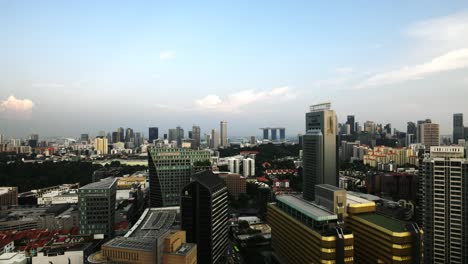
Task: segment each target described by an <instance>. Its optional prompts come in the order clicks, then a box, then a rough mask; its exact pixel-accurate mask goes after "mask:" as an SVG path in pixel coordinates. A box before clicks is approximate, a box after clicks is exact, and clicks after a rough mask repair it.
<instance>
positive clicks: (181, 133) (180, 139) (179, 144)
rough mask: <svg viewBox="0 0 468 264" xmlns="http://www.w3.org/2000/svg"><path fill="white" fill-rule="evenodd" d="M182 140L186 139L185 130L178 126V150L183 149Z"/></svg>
mask: <svg viewBox="0 0 468 264" xmlns="http://www.w3.org/2000/svg"><path fill="white" fill-rule="evenodd" d="M182 139H184V129H183V128H182V127H180V126H177V127H176V141H177V147H178V148H181V147H182Z"/></svg>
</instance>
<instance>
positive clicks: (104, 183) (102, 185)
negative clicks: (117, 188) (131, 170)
mask: <svg viewBox="0 0 468 264" xmlns="http://www.w3.org/2000/svg"><path fill="white" fill-rule="evenodd" d="M117 179H118V178H114V177H109V178H105V179H102V180H100V181H98V182H93V183H90V184H87V185H85V186H83V187H81V188H80V189H81V190H94V189H99V190H101V189H110V188H111V187H112V185H113V184H114V183H115V182H116V181H117Z"/></svg>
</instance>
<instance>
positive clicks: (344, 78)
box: [0, 1, 468, 136]
mask: <svg viewBox="0 0 468 264" xmlns="http://www.w3.org/2000/svg"><path fill="white" fill-rule="evenodd" d="M420 5H421V4H420V3H418V2H413V3H406V2H398V3H393V2H392V3H368V4H366V8H361V7H360V6H359V5H356V4H355V3H340V5H336V4H333V3H327V4H325V3H301V2H295V3H292V4H291V3H288V4H274V3H268V5H266V4H261V3H255V4H251V3H249V4H247V3H246V2H236V4H226V3H210V4H199V5H194V4H193V3H187V4H184V5H175V4H172V3H150V2H140V4H138V5H134V4H130V3H120V4H116V3H114V2H113V3H112V5H110V2H100V3H92V2H80V3H76V4H74V5H68V4H65V3H60V2H53V1H50V2H41V3H36V2H33V1H25V2H3V3H2V4H1V6H2V8H1V9H0V10H1V11H0V22H2V24H3V25H9V26H8V27H4V28H0V33H2V34H3V36H5V40H6V41H4V42H2V43H0V47H1V49H0V56H2V58H4V59H2V60H1V61H0V69H1V71H0V87H2V89H0V122H1V123H0V124H1V129H0V130H1V133H3V134H6V135H9V136H13V135H18V136H26V135H27V134H30V133H39V134H41V135H44V136H59V135H75V134H78V133H84V132H85V131H83V129H82V128H83V127H85V128H86V129H85V130H88V131H89V132H91V131H96V132H97V131H100V130H106V131H111V130H113V129H115V128H116V127H121V126H125V127H132V128H134V129H135V131H147V128H148V127H150V126H153V125H154V126H158V127H161V128H163V127H164V128H168V127H173V126H175V125H176V122H174V120H177V124H180V125H181V126H182V127H185V128H189V127H191V126H192V125H193V123H196V124H197V125H199V126H200V127H201V128H202V131H209V129H211V128H216V127H217V122H219V120H227V121H228V122H229V127H230V128H229V134H230V135H239V136H241V135H243V136H248V135H252V134H253V132H256V133H255V134H257V133H258V131H256V129H257V128H258V127H259V124H257V122H256V121H255V120H262V124H260V125H268V126H283V127H286V128H287V129H288V131H289V133H290V134H289V135H294V134H297V133H303V132H304V131H303V121H302V120H301V118H300V116H301V113H303V112H304V111H305V110H306V109H307V108H308V106H309V105H312V104H315V103H320V102H326V101H331V102H332V103H333V105H334V109H335V110H336V112H337V113H338V121H339V122H341V123H342V122H344V121H345V120H346V116H347V115H351V114H353V115H355V116H356V120H359V121H360V122H361V123H363V122H365V121H366V120H373V121H377V122H382V123H391V124H392V127H394V128H397V129H399V130H401V131H404V128H405V124H406V122H407V121H415V120H420V119H424V118H431V119H432V120H433V122H435V123H438V124H440V125H441V134H447V135H449V134H451V132H452V115H453V113H465V114H466V113H468V107H467V106H466V104H464V98H466V97H467V96H468V89H466V88H467V87H468V79H467V78H466V68H467V67H468V55H467V54H468V46H467V44H466V43H468V39H467V36H468V4H466V3H461V2H457V3H442V2H438V3H437V2H430V3H427V2H425V3H424V7H425V8H424V9H421V8H420ZM350 10H351V12H350ZM389 10H390V11H392V12H389ZM403 10H404V11H405V12H402V11H403ZM81 14H87V15H86V16H83V15H81ZM389 14H392V15H389ZM356 18H358V19H356ZM59 21H60V23H58V22H59ZM323 25H325V27H324V26H323ZM116 43H118V45H116ZM187 43H190V46H188V45H187ZM233 73H235V74H233ZM428 91H430V92H428ZM389 98H392V99H393V100H389ZM441 102H442V103H441ZM449 102H450V103H449ZM252 116H255V117H256V118H251V117H252ZM123 120H130V122H126V121H123ZM83 124H84V125H83ZM205 128H206V130H205ZM76 131H78V132H76ZM145 134H146V133H145Z"/></svg>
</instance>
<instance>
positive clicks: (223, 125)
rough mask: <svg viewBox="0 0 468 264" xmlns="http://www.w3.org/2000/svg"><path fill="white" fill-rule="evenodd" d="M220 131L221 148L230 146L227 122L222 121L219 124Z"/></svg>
mask: <svg viewBox="0 0 468 264" xmlns="http://www.w3.org/2000/svg"><path fill="white" fill-rule="evenodd" d="M219 131H220V144H221V147H224V148H225V147H227V146H228V136H227V135H228V132H227V122H226V121H221V122H220V124H219Z"/></svg>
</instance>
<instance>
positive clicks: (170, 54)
mask: <svg viewBox="0 0 468 264" xmlns="http://www.w3.org/2000/svg"><path fill="white" fill-rule="evenodd" d="M175 57H176V54H175V52H174V51H172V50H165V51H162V52H161V53H159V59H160V60H172V59H175Z"/></svg>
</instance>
